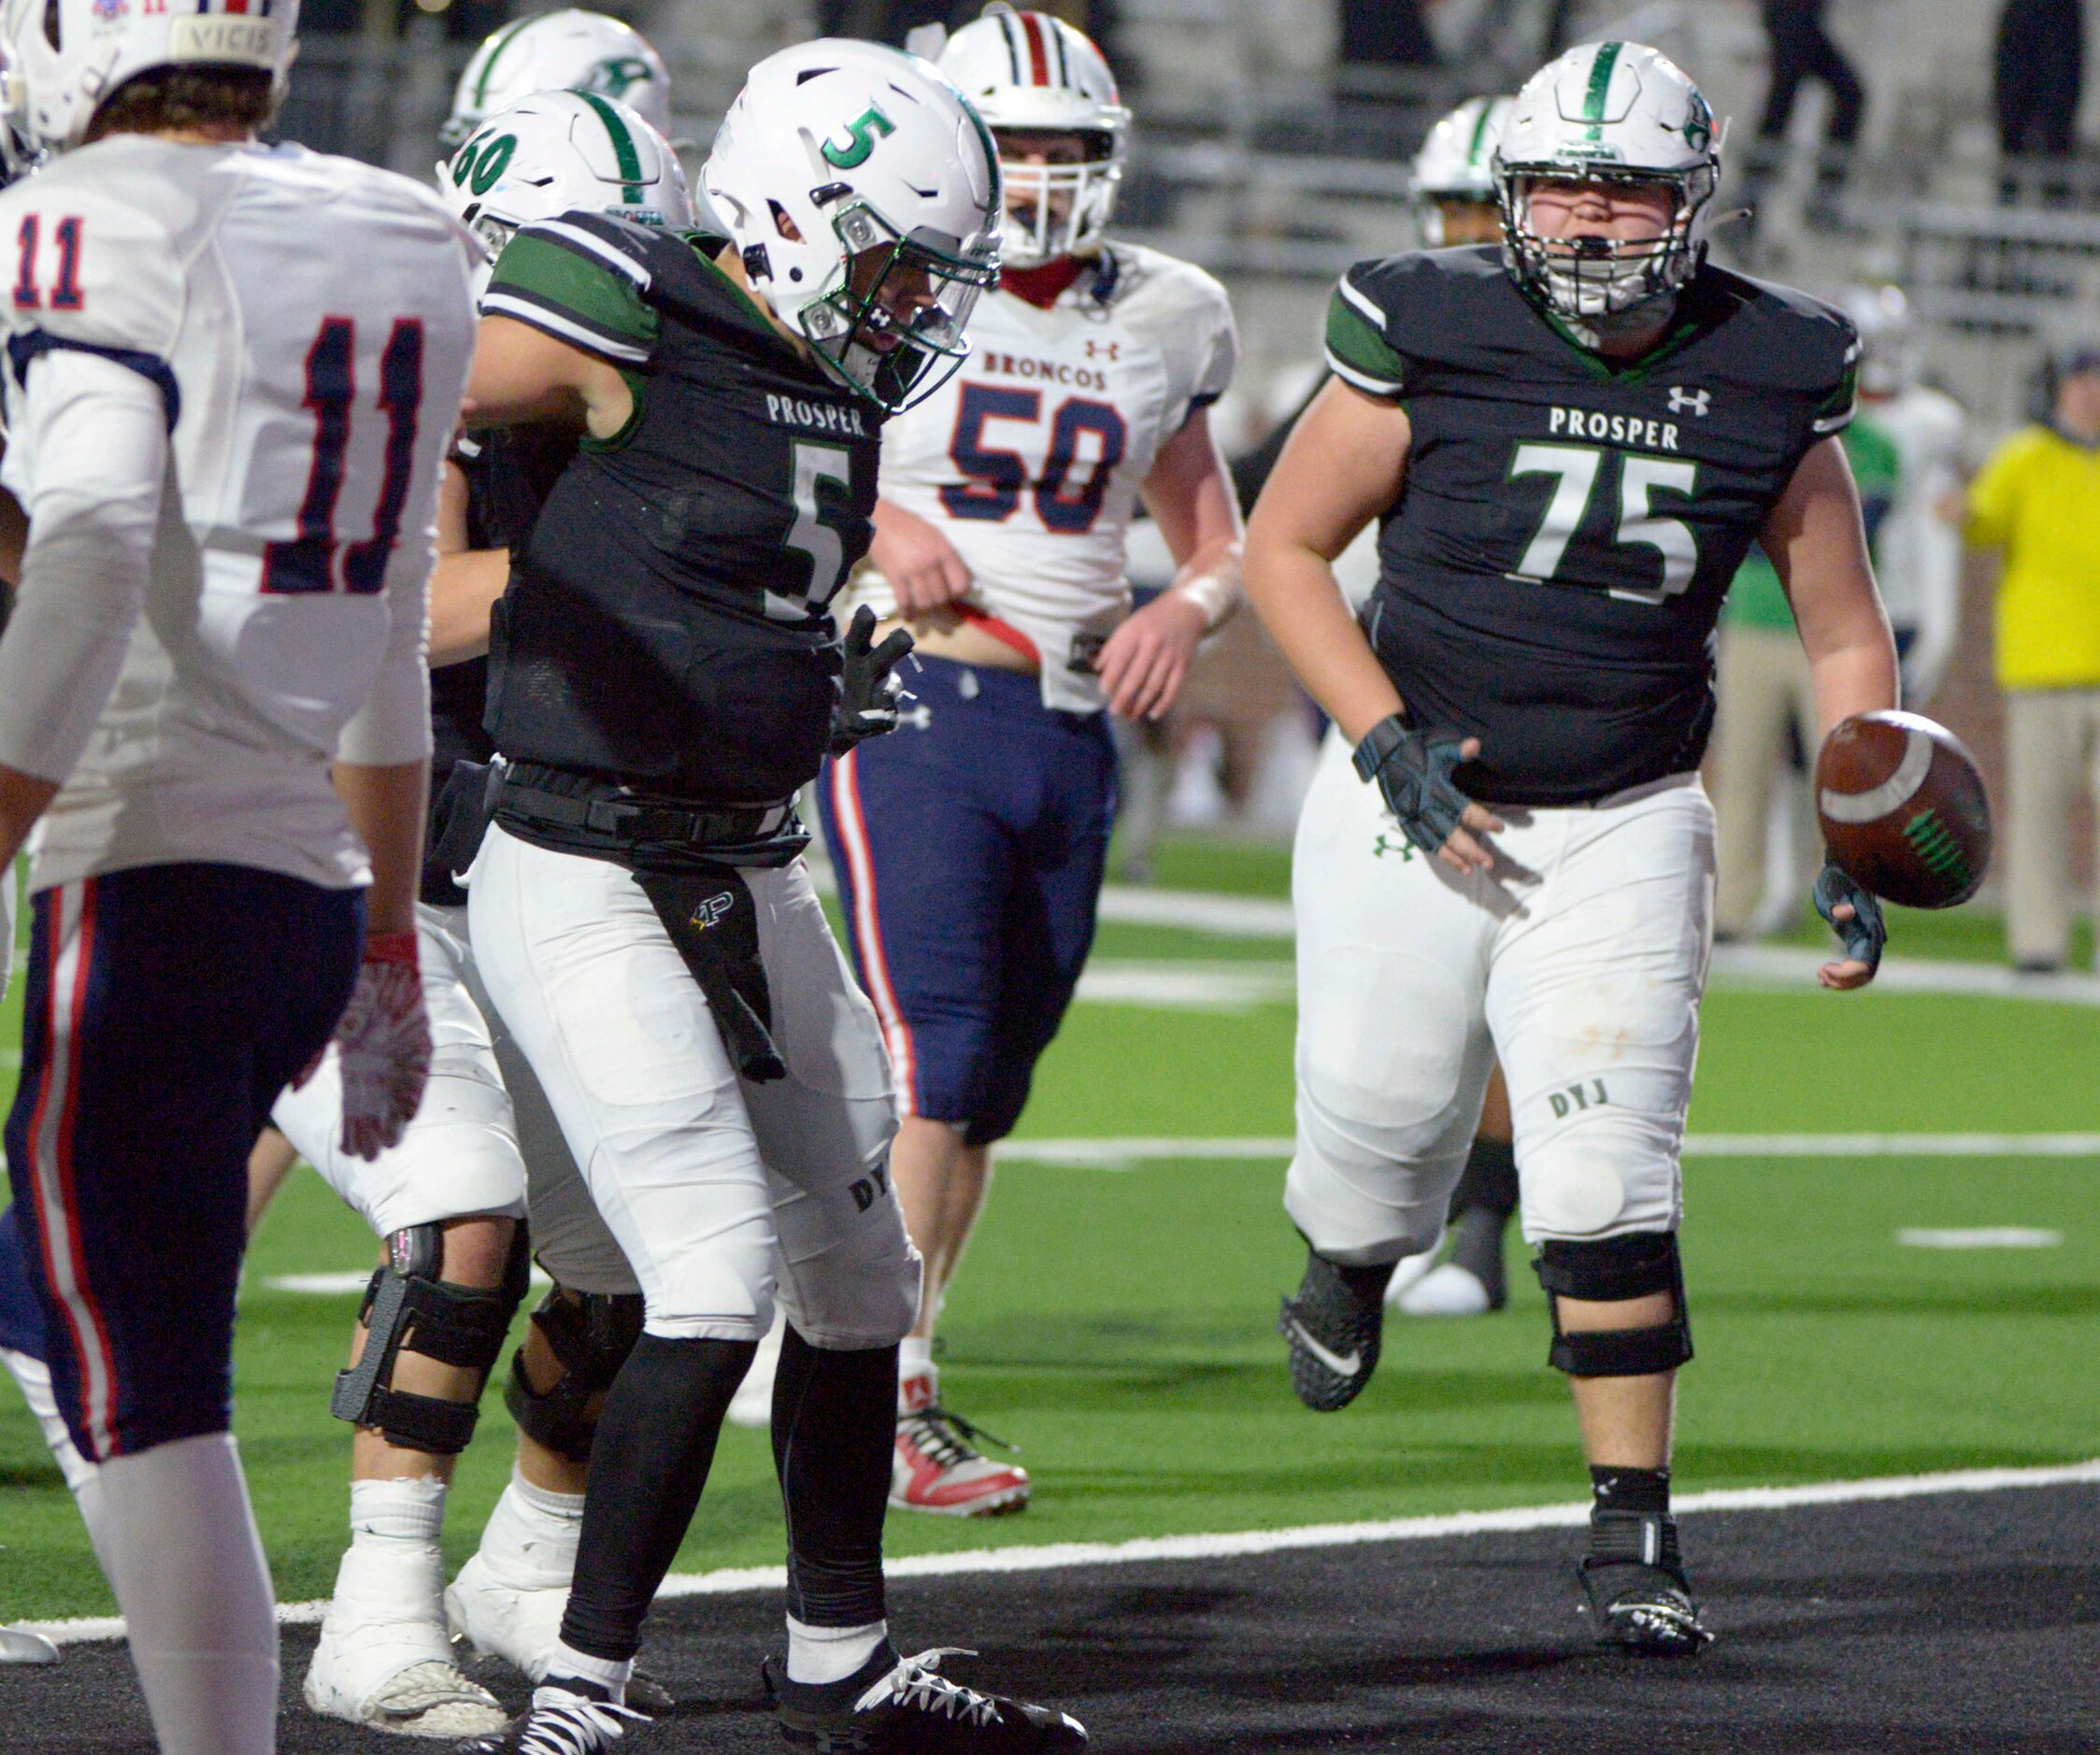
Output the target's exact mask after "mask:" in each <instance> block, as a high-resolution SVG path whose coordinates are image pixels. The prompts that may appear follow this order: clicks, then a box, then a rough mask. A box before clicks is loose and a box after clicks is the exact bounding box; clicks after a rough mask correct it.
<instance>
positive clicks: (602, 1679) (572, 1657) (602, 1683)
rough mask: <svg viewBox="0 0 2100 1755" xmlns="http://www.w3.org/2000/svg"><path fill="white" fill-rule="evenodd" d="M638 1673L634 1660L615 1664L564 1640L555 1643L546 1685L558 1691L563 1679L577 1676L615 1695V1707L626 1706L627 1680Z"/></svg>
mask: <svg viewBox="0 0 2100 1755" xmlns="http://www.w3.org/2000/svg"><path fill="white" fill-rule="evenodd" d="M634 1673H635V1661H634V1659H632V1658H624V1659H621V1660H620V1661H619V1662H615V1661H614V1660H612V1659H611V1658H593V1657H592V1656H590V1655H589V1654H588V1653H587V1652H582V1651H579V1650H578V1649H577V1648H575V1647H574V1646H572V1645H570V1644H569V1643H568V1641H567V1640H565V1639H557V1640H556V1641H555V1642H554V1650H553V1654H552V1655H551V1656H550V1658H549V1659H548V1660H547V1683H548V1684H550V1685H551V1686H553V1687H556V1688H559V1687H560V1686H561V1685H562V1684H561V1678H562V1677H564V1676H572V1677H576V1678H577V1679H578V1680H579V1681H585V1682H595V1683H597V1685H598V1686H599V1687H600V1688H602V1689H604V1690H605V1691H607V1693H608V1694H610V1695H611V1696H612V1704H613V1705H616V1706H624V1705H626V1704H627V1678H628V1677H630V1676H632V1675H634Z"/></svg>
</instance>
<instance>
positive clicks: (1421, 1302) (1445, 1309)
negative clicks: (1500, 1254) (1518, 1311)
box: [1386, 1262, 1508, 1317]
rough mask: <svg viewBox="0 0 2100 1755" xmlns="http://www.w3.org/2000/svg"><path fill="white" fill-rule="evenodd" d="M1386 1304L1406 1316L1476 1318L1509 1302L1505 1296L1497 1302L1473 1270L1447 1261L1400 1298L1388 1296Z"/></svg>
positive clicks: (1416, 1282)
mask: <svg viewBox="0 0 2100 1755" xmlns="http://www.w3.org/2000/svg"><path fill="white" fill-rule="evenodd" d="M1386 1302H1387V1303H1389V1304H1391V1305H1393V1306H1395V1307H1396V1308H1397V1309H1399V1311H1400V1312H1401V1314H1403V1315H1404V1316H1411V1317H1477V1316H1486V1315H1487V1314H1488V1313H1489V1312H1490V1311H1493V1310H1499V1309H1501V1308H1502V1306H1503V1304H1506V1303H1507V1302H1508V1299H1507V1294H1505V1295H1504V1297H1503V1299H1502V1300H1501V1301H1500V1302H1497V1301H1496V1300H1495V1299H1494V1298H1493V1296H1491V1295H1490V1293H1489V1291H1488V1289H1487V1288H1486V1287H1485V1286H1483V1285H1482V1284H1481V1283H1480V1277H1479V1275H1478V1274H1476V1273H1475V1272H1474V1271H1473V1270H1472V1269H1471V1268H1469V1267H1462V1266H1460V1265H1459V1263H1456V1262H1445V1263H1441V1264H1440V1265H1438V1266H1436V1267H1434V1268H1432V1269H1431V1270H1430V1271H1429V1272H1428V1273H1427V1274H1424V1275H1423V1276H1422V1277H1421V1278H1420V1279H1418V1280H1417V1281H1415V1283H1414V1284H1413V1285H1411V1286H1409V1287H1408V1288H1407V1291H1404V1292H1402V1293H1401V1294H1400V1296H1399V1297H1397V1298H1393V1297H1390V1296H1389V1297H1388V1299H1387V1301H1386Z"/></svg>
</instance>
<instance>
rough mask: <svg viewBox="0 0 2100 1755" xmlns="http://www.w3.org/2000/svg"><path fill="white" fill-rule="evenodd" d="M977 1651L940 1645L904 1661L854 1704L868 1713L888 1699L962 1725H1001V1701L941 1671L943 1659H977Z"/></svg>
mask: <svg viewBox="0 0 2100 1755" xmlns="http://www.w3.org/2000/svg"><path fill="white" fill-rule="evenodd" d="M976 1656H977V1653H976V1652H974V1651H971V1650H967V1649H965V1648H964V1647H962V1646H936V1647H935V1648H934V1649H933V1650H931V1651H921V1653H920V1654H919V1655H918V1656H917V1657H915V1658H906V1659H904V1660H902V1661H901V1662H899V1663H898V1665H897V1667H896V1668H895V1669H893V1670H892V1671H891V1672H890V1673H889V1675H887V1676H885V1677H883V1678H882V1679H881V1680H880V1681H879V1682H878V1683H876V1685H875V1686H874V1687H873V1688H871V1689H869V1690H868V1691H867V1692H866V1693H864V1694H863V1695H862V1696H861V1698H860V1700H859V1702H858V1703H857V1704H856V1705H855V1706H854V1710H855V1711H856V1712H864V1711H866V1710H867V1709H868V1708H869V1707H870V1706H879V1705H882V1704H883V1702H884V1701H888V1702H890V1703H892V1704H893V1705H897V1706H899V1707H902V1708H903V1709H904V1710H905V1711H907V1712H918V1713H923V1714H925V1715H926V1716H927V1717H929V1718H934V1719H954V1720H955V1721H956V1722H957V1723H959V1724H997V1723H998V1722H999V1703H998V1702H997V1701H996V1700H994V1699H993V1697H992V1696H991V1695H989V1694H980V1693H979V1692H978V1691H976V1690H975V1689H974V1688H964V1686H963V1685H962V1683H960V1682H951V1681H950V1680H949V1678H948V1677H945V1676H942V1675H941V1674H939V1666H940V1661H941V1660H942V1659H943V1658H974V1657H976Z"/></svg>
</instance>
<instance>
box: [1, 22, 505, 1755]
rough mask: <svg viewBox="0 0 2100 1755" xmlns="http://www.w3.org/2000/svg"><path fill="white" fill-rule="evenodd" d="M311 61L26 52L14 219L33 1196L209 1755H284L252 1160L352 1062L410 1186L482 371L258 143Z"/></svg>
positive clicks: (398, 218) (5, 661)
mask: <svg viewBox="0 0 2100 1755" xmlns="http://www.w3.org/2000/svg"><path fill="white" fill-rule="evenodd" d="M295 21H296V7H295V6H291V5H285V6H281V7H279V6H274V5H273V6H272V7H269V8H268V9H258V10H256V11H253V12H250V10H249V9H248V8H247V7H245V6H243V7H240V9H239V10H237V11H236V10H234V9H232V8H231V7H217V6H210V5H207V6H206V7H204V8H202V9H200V10H198V11H196V12H193V13H188V14H184V15H180V16H170V15H169V14H167V13H165V12H162V11H154V12H146V11H144V10H142V9H137V10H135V9H132V8H123V7H120V8H112V7H107V5H99V4H96V3H95V0H56V4H55V5H47V4H45V3H44V0H13V4H10V5H9V6H8V7H7V8H6V11H5V14H4V34H5V36H7V40H8V42H9V44H10V45H11V47H12V48H13V50H14V51H15V54H16V57H17V60H18V64H19V84H20V95H21V105H22V107H21V115H22V117H23V122H24V126H25V127H26V130H27V132H28V133H29V135H30V136H31V138H32V141H33V143H34V144H36V145H37V146H39V147H42V148H45V149H48V150H50V151H51V152H52V153H53V155H54V156H53V158H52V161H51V162H50V164H48V165H47V166H46V167H45V168H44V169H43V170H42V171H40V172H39V173H38V175H37V176H36V178H33V179H31V180H30V181H28V182H26V183H23V184H21V185H18V186H17V187H16V188H14V189H12V190H10V191H8V192H7V193H6V194H5V195H0V223H5V225H6V227H7V233H8V235H10V236H11V237H13V238H14V239H16V240H17V242H18V244H19V246H20V250H19V256H18V263H17V278H16V284H15V287H14V290H13V295H12V297H11V298H10V299H9V300H8V301H7V311H6V314H5V321H6V326H7V350H8V354H9V363H10V370H9V374H8V378H7V425H8V431H9V445H8V451H7V463H6V473H5V482H6V485H7V488H8V489H9V490H10V492H13V494H14V495H15V497H16V498H17V499H18V500H19V501H20V502H21V505H22V506H23V507H24V508H25V509H26V510H27V512H28V516H29V538H28V546H27V549H26V552H25V555H24V558H23V564H22V578H21V591H20V593H19V601H18V605H17V608H16V612H15V615H14V617H13V618H12V620H11V621H10V623H9V626H8V630H7V636H6V638H5V641H4V642H0V864H6V863H10V862H11V861H12V859H13V858H14V855H15V853H16V851H17V849H19V848H20V847H21V845H22V842H23V840H24V838H25V837H26V835H27V834H28V831H29V829H30V827H31V826H32V825H33V824H34V823H36V822H37V821H38V820H41V824H42V827H41V832H40V839H39V843H38V847H37V851H36V863H35V866H34V869H33V872H32V877H31V887H32V892H33V894H34V898H35V900H34V909H35V920H34V924H33V929H32V937H31V954H30V964H29V977H28V984H29V1005H30V1011H31V1017H32V1021H31V1023H30V1025H29V1027H28V1028H27V1029H26V1030H25V1032H24V1044H23V1072H22V1079H21V1087H20V1089H19V1091H18V1092H17V1095H16V1101H15V1105H14V1109H13V1113H12V1115H11V1116H10V1118H9V1121H8V1128H7V1157H8V1165H9V1175H10V1177H11V1178H12V1180H13V1182H14V1186H15V1192H16V1196H17V1202H18V1206H20V1207H21V1214H22V1220H23V1230H24V1233H25V1235H26V1236H27V1237H28V1238H29V1240H30V1242H31V1244H32V1247H33V1251H34V1253H35V1255H36V1262H37V1266H38V1268H39V1271H40V1277H41V1279H42V1282H43V1284H42V1288H41V1290H42V1292H43V1301H44V1305H45V1310H46V1315H47V1319H48V1326H49V1329H50V1338H51V1346H50V1365H51V1375H52V1380H53V1389H54V1391H55V1394H56V1397H57V1401H58V1404H59V1408H60V1411H61V1412H62V1414H63V1415H64V1419H65V1422H66V1425H67V1428H68V1429H69V1431H70V1433H71V1434H72V1436H73V1438H74V1440H75V1442H76V1444H77V1445H78V1446H79V1448H80V1450H81V1451H82V1453H83V1454H84V1455H85V1456H86V1457H88V1458H89V1459H90V1460H91V1461H93V1462H95V1463H99V1464H100V1465H101V1469H100V1475H99V1478H98V1482H97V1486H98V1490H99V1492H100V1496H101V1501H102V1536H103V1540H102V1543H101V1555H102V1558H103V1559H104V1562H105V1563H106V1566H107V1570H108V1572H109V1575H110V1582H111V1584H112V1586H113V1587H114V1589H115V1591H116V1594H117V1598H118V1601H119V1604H120V1605H121V1607H122V1609H123V1611H124V1615H125V1619H126V1621H127V1624H128V1627H129V1631H130V1635H131V1641H132V1649H133V1655H134V1658H135V1660H136V1664H137V1668H138V1673H139V1677H140V1680H141V1683H142V1684H143V1687H144V1691H145V1694H146V1698H147V1704H148V1706H149V1708H150V1711H151V1714H152V1718H153V1722H154V1728H155V1731H156V1734H157V1735H158V1737H159V1740H160V1744H161V1747H162V1748H164V1749H167V1750H180V1751H196V1752H197V1755H205V1752H206V1751H210V1752H211V1755H228V1752H229V1751H230V1752H231V1755H259V1752H260V1751H266V1750H268V1749H270V1748H273V1747H274V1744H275V1720H276V1707H277V1667H278V1664H277V1630H276V1624H275V1619H274V1615H273V1613H272V1608H271V1602H270V1584H269V1574H268V1568H267V1565H266V1563H265V1562H264V1557H263V1553H262V1549H261V1545H260V1542H259V1540H258V1538H257V1535H256V1531H255V1525H254V1520H253V1517H252V1514H251V1512H250V1508H249V1505H248V1499H247V1491H246V1487H245V1484H244V1482H243V1480H242V1477H241V1470H240V1465H239V1461H238V1458H237V1455H236V1451H235V1449H234V1447H233V1442H232V1439H231V1437H230V1435H229V1432H228V1427H229V1424H230V1413H231V1406H230V1403H231V1363H232V1358H231V1340H232V1322H233V1315H234V1293H235V1286H236V1279H237V1277H238V1272H239V1264H240V1258H241V1252H242V1243H243V1234H244V1222H245V1218H246V1209H247V1179H246V1176H245V1161H246V1157H247V1153H248V1149H249V1147H250V1144H251V1143H252V1141H253V1139H254V1137H255V1134H256V1132H257V1130H258V1129H259V1127H260V1126H261V1124H262V1121H263V1120H264V1116H265V1115H266V1113H267V1111H268V1108H269V1106H270V1104H271V1103H272V1102H274V1101H275V1099H276V1097H277V1094H278V1092H279V1090H280V1089H282V1087H283V1086H284V1085H285V1084H286V1083H288V1082H290V1081H291V1080H292V1079H293V1077H297V1076H299V1075H300V1074H301V1072H302V1069H303V1068H305V1067H307V1066H308V1065H309V1064H310V1063H312V1062H313V1061H315V1060H316V1059H318V1057H319V1055H320V1053H321V1049H323V1048H324V1047H326V1046H327V1044H328V1043H329V1041H330V1040H331V1038H333V1040H334V1042H335V1044H336V1049H337V1058H338V1062H339V1064H340V1067H341V1077H342V1081H343V1087H344V1100H343V1112H342V1140H343V1145H344V1149H346V1150H349V1151H352V1152H357V1153H362V1154H365V1155H370V1154H374V1153H377V1152H379V1151H380V1150H382V1149H385V1148H386V1147H387V1146H389V1145H391V1144H393V1142H394V1141H395V1140H396V1139H398V1137H399V1136H400V1134H401V1131H402V1129H403V1127H404V1125H405V1124H406V1123H407V1120H408V1119H409V1118H410V1117H411V1116H413V1114H414V1113H415V1110H416V1107H417V1106H418V1104H419V1103H420V1101H421V1091H422V1083H423V1077H424V1073H425V1069H426V1068H427V1065H428V1062H429V1057H430V1037H429V1028H428V1022H427V1019H426V1016H425V1013H424V1009H423V1005H422V998H421V990H420V987H419V984H418V981H417V976H416V970H417V952H416V941H415V935H414V931H413V925H414V917H413V902H414V892H415V880H416V873H417V869H418V867H419V865H420V862H421V835H422V828H421V819H422V809H421V805H422V794H423V791H424V788H425V785H426V783H427V776H428V754H429V735H430V733H429V724H428V719H427V704H426V703H427V682H426V680H425V676H424V671H423V664H422V647H423V630H424V623H425V594H426V588H427V584H428V579H429V576H430V569H431V564H432V558H433V546H432V532H433V529H434V525H435V516H436V490H437V471H438V465H439V463H440V461H441V457H442V448H443V444H444V440H445V437H446V435H447V433H448V431H449V429H450V425H451V422H452V420H453V417H454V410H455V409H456V408H457V407H458V404H459V398H460V394H461V392H462V389H463V387H464V380H465V373H466V365H467V358H468V352H469V350H470V347H471V333H472V332H471V323H472V311H471V306H470V302H469V300H468V296H467V288H466V276H467V271H468V267H469V264H470V260H471V250H470V244H469V240H468V239H467V238H466V237H465V236H464V234H463V233H462V231H461V229H460V227H459V226H458V225H457V223H456V222H455V221H453V220H452V219H451V218H450V215H448V214H447V213H445V211H444V210H443V208H442V207H441V206H439V205H438V204H437V202H436V200H435V198H434V197H433V196H432V195H431V194H430V193H429V192H428V191H426V190H422V189H419V188H417V187H416V186H414V185H413V184H410V183H407V182H406V181H405V180H403V179H402V178H395V177H393V176H389V175H387V174H384V173H381V172H378V171H374V170H371V169H368V168H366V167H365V166H363V165H358V164H350V163H349V162H347V161H342V160H336V159H326V158H320V157H316V156H315V155H313V154H310V153H307V152H304V151H300V150H295V149H276V150H265V149H263V148H261V147H259V146H257V145H255V144H254V136H255V130H256V129H257V127H258V126H259V125H260V124H261V123H262V122H264V121H265V120H266V119H267V118H268V116H269V115H270V113H271V112H272V110H273V109H274V107H275V106H276V104H277V102H278V100H279V98H280V97H281V95H282V92H283V89H284V83H285V78H286V74H287V72H288V69H289V67H290V65H291V62H292V57H293V48H294V36H293V26H294V24H295ZM293 240H296V243H295V245H294V244H293ZM332 771H333V772H332ZM332 778H333V784H331V780H332ZM367 890H369V900H368V901H367V899H366V893H365V892H367Z"/></svg>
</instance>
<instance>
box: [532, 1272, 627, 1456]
mask: <svg viewBox="0 0 2100 1755" xmlns="http://www.w3.org/2000/svg"><path fill="white" fill-rule="evenodd" d="M533 1327H535V1328H536V1329H537V1330H538V1331H539V1333H540V1335H541V1338H543V1339H544V1340H545V1341H546V1342H547V1347H548V1350H549V1351H550V1352H551V1353H552V1354H553V1355H554V1357H555V1359H556V1361H557V1362H558V1363H560V1365H561V1367H562V1375H561V1377H559V1378H558V1379H557V1380H556V1381H555V1383H554V1385H553V1387H552V1388H550V1389H549V1390H548V1391H546V1392H545V1393H544V1394H543V1393H541V1392H540V1391H536V1390H535V1389H534V1388H533V1386H532V1380H531V1379H530V1378H529V1377H526V1376H525V1349H524V1348H522V1347H521V1348H519V1349H518V1350H517V1351H516V1352H515V1353H513V1354H511V1356H510V1381H509V1383H507V1385H506V1386H505V1387H504V1391H503V1405H505V1406H506V1407H507V1408H508V1409H509V1410H510V1418H511V1419H512V1420H516V1421H517V1422H518V1429H519V1430H520V1431H521V1432H522V1433H524V1434H526V1435H527V1436H528V1437H530V1438H532V1439H533V1440H534V1441H535V1442H536V1443H539V1444H542V1445H545V1446H546V1447H547V1448H548V1449H550V1450H551V1451H553V1452H554V1454H555V1455H556V1456H559V1457H566V1458H567V1459H568V1460H569V1461H570V1462H571V1463H588V1462H590V1460H591V1440H592V1438H593V1436H594V1435H595V1434H596V1432H597V1421H596V1420H595V1419H594V1418H593V1416H592V1415H591V1414H590V1413H589V1412H588V1405H589V1404H590V1401H591V1399H592V1398H593V1396H596V1395H602V1394H603V1393H604V1392H605V1391H607V1390H609V1389H610V1388H611V1387H612V1380H613V1378H614V1377H618V1376H619V1375H620V1367H621V1365H623V1364H625V1363H627V1355H628V1354H629V1353H631V1352H633V1351H634V1350H635V1343H636V1341H637V1340H639V1339H640V1338H641V1333H642V1296H641V1294H640V1293H639V1292H621V1293H607V1292H582V1291H565V1290H564V1289H563V1288H562V1287H559V1286H557V1287H555V1288H554V1290H553V1291H550V1292H549V1293H548V1294H547V1296H546V1297H545V1298H544V1299H542V1300H541V1301H540V1306H539V1308H538V1309H536V1310H535V1311H534V1312H533Z"/></svg>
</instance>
